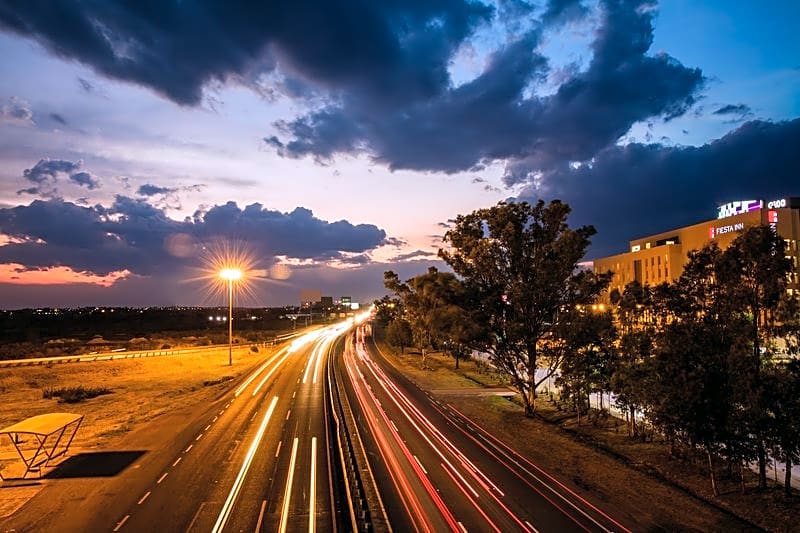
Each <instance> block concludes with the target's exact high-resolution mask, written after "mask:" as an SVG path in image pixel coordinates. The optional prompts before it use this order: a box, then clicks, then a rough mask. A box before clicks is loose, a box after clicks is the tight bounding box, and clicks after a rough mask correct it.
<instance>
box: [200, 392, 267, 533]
mask: <svg viewBox="0 0 800 533" xmlns="http://www.w3.org/2000/svg"><path fill="white" fill-rule="evenodd" d="M277 403H278V397H277V396H275V397H273V398H272V403H270V404H269V409H267V412H266V413H264V418H263V419H262V420H261V425H260V426H259V427H258V431H257V432H256V435H255V437H253V442H252V443H251V444H250V449H248V450H247V455H246V456H245V458H244V461H242V468H241V469H240V470H239V474H237V476H236V479H235V480H234V482H233V486H232V487H231V491H230V493H229V494H228V498H227V499H226V500H225V504H224V505H223V506H222V510H221V511H220V513H219V516H218V517H217V522H216V523H215V524H214V529H212V530H211V531H212V533H219V532H220V531H222V528H224V527H225V522H227V521H228V517H229V516H230V514H231V510H232V509H233V504H234V502H235V501H236V498H237V496H238V495H239V491H240V490H241V488H242V485H243V484H244V478H245V476H246V475H247V471H248V470H249V469H250V465H251V464H252V462H253V457H254V456H255V454H256V451H257V450H258V445H259V444H261V439H263V438H264V432H265V431H266V429H267V423H268V422H269V419H270V417H271V416H272V412H273V411H274V410H275V404H277Z"/></svg>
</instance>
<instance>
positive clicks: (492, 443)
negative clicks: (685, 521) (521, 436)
mask: <svg viewBox="0 0 800 533" xmlns="http://www.w3.org/2000/svg"><path fill="white" fill-rule="evenodd" d="M364 331H365V330H364V329H363V328H362V329H359V332H358V333H357V336H356V338H355V342H351V343H348V345H347V347H346V349H345V353H344V356H343V358H342V359H341V362H340V371H341V372H346V373H347V375H348V376H349V377H350V381H349V383H348V386H347V387H346V389H347V394H348V397H349V398H350V402H351V404H352V405H353V406H354V410H357V412H358V414H357V416H356V418H357V420H358V425H359V431H360V433H361V434H362V438H363V441H364V443H365V446H366V447H367V454H368V456H369V457H370V460H371V467H372V469H373V470H374V472H375V476H376V478H377V479H379V480H380V481H381V484H380V489H381V495H382V497H383V501H384V504H385V507H386V511H387V514H388V516H389V519H390V521H391V523H392V525H393V527H394V529H395V530H397V531H447V530H450V531H503V532H505V531H534V532H535V531H542V532H544V531H559V532H562V531H627V528H626V527H625V526H624V525H623V524H621V523H619V522H618V521H616V520H614V518H613V517H611V516H610V515H609V514H608V513H606V512H604V511H603V510H601V509H600V508H598V507H597V506H596V505H594V504H592V503H590V501H589V500H588V499H587V498H586V497H584V496H582V495H579V494H577V493H576V492H575V491H573V490H572V489H570V488H569V487H567V486H566V485H564V484H563V483H561V482H560V481H559V480H557V479H556V478H554V477H553V476H551V475H549V474H548V473H547V472H545V471H544V470H542V469H541V468H539V467H538V466H537V465H535V464H533V463H532V462H530V461H529V460H527V459H526V458H524V457H522V456H520V455H519V454H517V453H516V452H515V451H514V450H512V449H510V448H509V447H507V446H506V445H505V444H503V443H502V442H500V441H498V440H497V439H495V438H494V437H493V436H492V435H491V434H490V433H489V432H487V431H485V430H483V429H482V428H480V427H478V426H477V425H475V424H474V423H473V422H472V421H470V420H468V419H466V417H464V416H462V415H461V414H460V413H457V412H455V411H454V410H452V409H451V408H449V407H448V406H445V405H442V404H439V403H438V402H436V401H435V400H434V399H433V398H431V397H429V396H428V395H427V394H425V393H424V392H423V391H421V390H420V389H419V388H417V387H415V386H414V385H413V384H412V383H410V382H409V381H408V380H407V379H405V378H404V377H403V376H402V375H399V373H398V372H397V371H396V370H395V369H394V368H393V367H392V366H391V365H389V364H387V363H386V361H385V360H383V358H382V357H381V356H380V354H379V353H378V352H377V350H376V349H375V348H374V345H373V344H372V343H371V339H370V338H369V337H365V336H364ZM365 341H366V342H365Z"/></svg>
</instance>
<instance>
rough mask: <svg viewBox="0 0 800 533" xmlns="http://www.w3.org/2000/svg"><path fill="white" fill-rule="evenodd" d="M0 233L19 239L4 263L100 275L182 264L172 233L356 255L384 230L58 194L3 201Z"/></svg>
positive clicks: (296, 252) (261, 249)
mask: <svg viewBox="0 0 800 533" xmlns="http://www.w3.org/2000/svg"><path fill="white" fill-rule="evenodd" d="M0 234H2V235H6V236H9V237H12V238H13V239H14V240H15V241H18V242H14V243H11V244H7V245H5V246H0V263H19V264H22V265H23V266H24V267H25V268H30V269H39V268H49V267H54V266H67V267H70V268H72V269H73V270H76V271H81V272H91V273H94V274H98V275H106V274H108V273H109V272H114V271H119V270H125V269H127V270H130V271H131V272H133V273H135V274H142V275H150V274H153V273H156V272H159V273H163V272H165V271H169V269H170V268H174V267H177V266H179V265H180V264H182V261H183V260H182V259H179V258H177V257H175V256H174V255H171V254H170V251H169V250H168V249H167V248H168V247H165V242H167V240H168V238H170V237H171V236H175V235H185V236H186V237H185V239H184V240H188V242H190V243H191V242H194V243H205V242H211V241H213V240H215V239H219V238H227V239H237V240H242V241H245V242H247V243H248V246H252V247H253V248H254V249H255V250H257V252H258V253H259V254H262V255H263V256H266V257H272V256H276V255H285V256H289V257H292V258H299V259H312V260H320V261H322V260H326V259H341V260H343V261H345V262H355V263H358V262H359V261H360V259H359V257H360V256H355V257H349V258H348V254H362V253H363V252H366V251H368V250H371V249H373V248H375V247H377V246H380V245H381V244H383V243H384V240H385V238H386V234H385V232H384V231H383V230H381V229H379V228H377V227H376V226H373V225H368V224H358V225H353V224H351V223H350V222H347V221H345V220H340V221H337V222H327V221H324V220H320V219H318V218H316V217H314V216H313V213H312V212H311V211H309V210H307V209H303V208H297V209H295V210H294V211H293V212H291V213H281V212H279V211H271V210H268V209H264V208H263V207H262V206H261V205H260V204H251V205H248V206H246V207H245V208H243V209H241V208H239V207H238V206H237V205H236V204H235V203H233V202H229V203H227V204H225V205H220V206H214V207H212V208H211V209H209V210H208V211H207V212H205V213H197V214H196V215H195V216H194V218H193V219H187V220H184V221H175V220H171V219H170V218H168V217H167V216H166V214H165V212H164V210H163V209H160V208H158V207H155V206H153V205H151V204H150V203H148V202H147V200H145V199H137V198H129V197H125V196H117V197H116V199H115V201H114V203H113V204H112V205H111V206H110V207H104V206H102V205H95V206H90V207H82V206H79V205H76V204H74V203H70V202H65V201H63V200H59V199H53V200H48V201H42V200H35V201H34V202H33V203H31V204H30V205H29V206H16V207H9V208H0ZM343 252H346V253H343ZM184 255H185V254H184Z"/></svg>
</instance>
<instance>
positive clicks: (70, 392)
mask: <svg viewBox="0 0 800 533" xmlns="http://www.w3.org/2000/svg"><path fill="white" fill-rule="evenodd" d="M111 392H112V390H111V389H109V388H107V387H88V388H87V387H84V386H83V385H78V386H77V387H61V388H58V389H56V388H52V387H50V388H47V389H43V390H42V398H44V399H46V400H48V399H50V398H58V403H78V402H82V401H83V400H88V399H90V398H95V397H97V396H102V395H103V394H111Z"/></svg>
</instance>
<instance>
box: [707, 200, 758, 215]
mask: <svg viewBox="0 0 800 533" xmlns="http://www.w3.org/2000/svg"><path fill="white" fill-rule="evenodd" d="M761 207H762V203H761V200H740V201H738V202H728V203H727V204H723V205H721V206H719V208H718V209H719V212H718V213H717V218H718V219H719V218H727V217H732V216H734V215H741V214H744V213H749V212H750V211H755V210H757V209H761Z"/></svg>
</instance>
